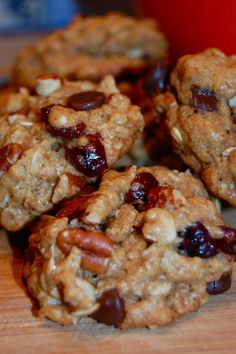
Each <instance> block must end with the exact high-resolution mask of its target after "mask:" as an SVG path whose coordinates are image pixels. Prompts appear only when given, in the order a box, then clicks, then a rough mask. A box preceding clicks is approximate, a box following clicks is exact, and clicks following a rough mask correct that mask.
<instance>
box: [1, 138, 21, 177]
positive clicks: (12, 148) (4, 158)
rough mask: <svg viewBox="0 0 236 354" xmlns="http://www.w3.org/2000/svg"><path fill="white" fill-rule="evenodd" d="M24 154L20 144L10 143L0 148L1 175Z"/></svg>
mask: <svg viewBox="0 0 236 354" xmlns="http://www.w3.org/2000/svg"><path fill="white" fill-rule="evenodd" d="M22 154H23V147H22V146H21V145H20V144H8V145H6V146H4V147H3V148H1V149H0V177H2V175H3V174H4V172H6V171H7V170H8V169H9V168H10V167H11V166H12V165H13V164H14V163H15V162H16V161H17V160H19V158H20V157H21V155H22Z"/></svg>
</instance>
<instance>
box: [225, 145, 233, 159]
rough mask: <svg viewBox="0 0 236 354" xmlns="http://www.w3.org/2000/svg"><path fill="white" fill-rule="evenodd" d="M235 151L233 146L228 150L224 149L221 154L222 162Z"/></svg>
mask: <svg viewBox="0 0 236 354" xmlns="http://www.w3.org/2000/svg"><path fill="white" fill-rule="evenodd" d="M234 150H236V147H235V146H233V147H230V148H228V149H225V150H224V151H223V152H222V158H223V160H227V158H228V157H229V155H230V154H231V152H232V151H234Z"/></svg>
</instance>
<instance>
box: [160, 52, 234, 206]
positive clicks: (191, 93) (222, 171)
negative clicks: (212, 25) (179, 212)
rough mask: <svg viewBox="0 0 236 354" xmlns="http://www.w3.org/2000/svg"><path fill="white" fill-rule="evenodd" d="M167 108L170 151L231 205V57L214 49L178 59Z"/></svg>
mask: <svg viewBox="0 0 236 354" xmlns="http://www.w3.org/2000/svg"><path fill="white" fill-rule="evenodd" d="M171 83H172V85H173V87H174V89H175V92H176V95H177V99H176V100H174V99H173V100H172V102H170V104H169V109H168V111H167V116H168V119H167V124H168V127H169V132H170V134H171V137H172V140H173V143H174V147H175V150H176V152H177V153H178V154H179V155H180V156H181V158H182V159H183V161H184V162H185V163H186V164H187V165H188V166H190V167H191V168H192V169H193V170H194V171H195V172H197V173H198V174H199V175H200V176H201V178H202V179H203V181H204V183H205V184H206V186H207V188H208V189H209V191H210V192H211V193H213V194H214V195H216V196H217V197H220V198H223V199H225V200H226V201H228V202H229V203H230V204H232V205H234V206H236V168H235V166H236V133H235V122H236V120H235V119H236V118H235V117H236V115H235V114H236V58H235V57H234V56H231V57H227V56H226V55H224V53H222V52H221V51H219V50H217V49H207V50H205V51H204V52H202V53H199V54H194V55H186V56H184V57H182V58H180V59H179V61H178V63H177V66H176V68H175V69H174V71H173V73H172V77H171Z"/></svg>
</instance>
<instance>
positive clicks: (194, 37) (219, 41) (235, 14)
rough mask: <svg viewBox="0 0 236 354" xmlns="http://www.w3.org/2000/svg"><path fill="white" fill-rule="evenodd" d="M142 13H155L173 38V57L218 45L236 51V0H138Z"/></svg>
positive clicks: (147, 15) (226, 50)
mask: <svg viewBox="0 0 236 354" xmlns="http://www.w3.org/2000/svg"><path fill="white" fill-rule="evenodd" d="M137 3H138V8H139V9H140V11H141V14H142V15H143V16H146V17H154V18H155V19H156V20H157V21H158V22H159V24H160V26H161V30H162V31H163V32H164V33H165V34H166V36H167V39H168V40H169V42H170V55H171V58H172V59H173V60H175V59H177V58H178V57H179V56H181V55H183V54H190V53H196V52H199V51H201V50H203V49H205V48H209V47H216V48H219V49H221V50H223V51H224V52H225V53H226V54H235V53H236V0H224V1H222V0H193V1H191V0H172V1H171V0H137Z"/></svg>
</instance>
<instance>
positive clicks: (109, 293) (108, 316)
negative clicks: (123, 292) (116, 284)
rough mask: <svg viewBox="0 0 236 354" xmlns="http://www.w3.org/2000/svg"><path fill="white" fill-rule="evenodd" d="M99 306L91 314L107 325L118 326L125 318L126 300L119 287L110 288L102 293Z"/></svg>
mask: <svg viewBox="0 0 236 354" xmlns="http://www.w3.org/2000/svg"><path fill="white" fill-rule="evenodd" d="M98 302H99V304H100V306H99V308H98V309H97V310H96V311H95V312H94V313H93V314H92V315H90V316H91V317H92V318H94V319H95V320H96V321H98V322H101V323H105V324H107V325H113V326H118V325H119V324H121V322H122V321H123V319H124V318H125V308H124V300H123V299H122V298H121V297H120V294H119V291H118V290H117V289H110V290H106V291H104V293H102V295H101V297H100V299H99V300H98Z"/></svg>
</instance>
